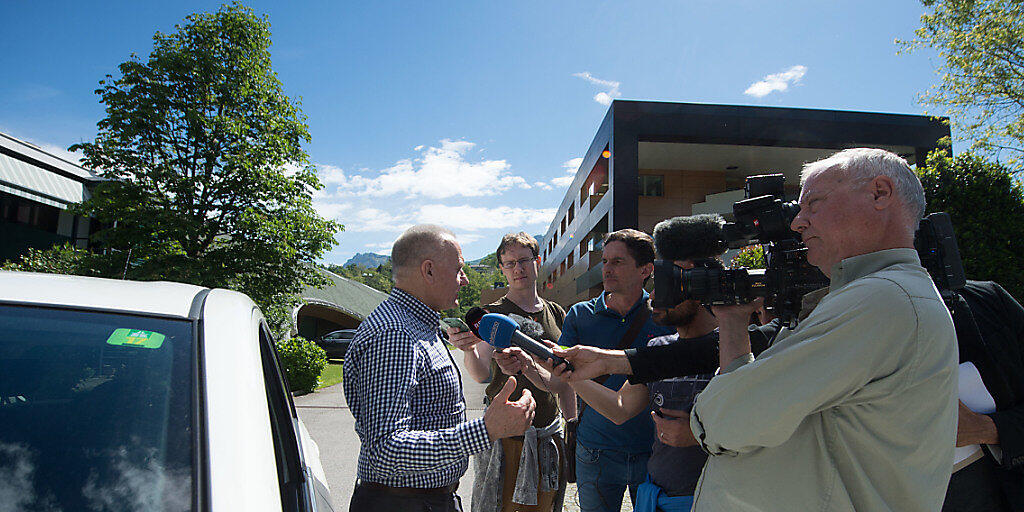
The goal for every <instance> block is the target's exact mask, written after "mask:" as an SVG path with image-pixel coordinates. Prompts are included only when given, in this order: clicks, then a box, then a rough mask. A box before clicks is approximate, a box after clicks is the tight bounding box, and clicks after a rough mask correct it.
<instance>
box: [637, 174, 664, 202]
mask: <svg viewBox="0 0 1024 512" xmlns="http://www.w3.org/2000/svg"><path fill="white" fill-rule="evenodd" d="M664 181H665V177H664V176H651V175H647V174H643V175H641V176H640V195H641V196H646V197H661V196H663V195H665V187H664Z"/></svg>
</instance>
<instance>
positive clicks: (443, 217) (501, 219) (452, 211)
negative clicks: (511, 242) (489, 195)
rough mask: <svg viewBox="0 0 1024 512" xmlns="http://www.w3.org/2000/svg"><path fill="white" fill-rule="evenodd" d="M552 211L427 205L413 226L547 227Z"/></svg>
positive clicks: (544, 209)
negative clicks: (424, 224) (422, 224)
mask: <svg viewBox="0 0 1024 512" xmlns="http://www.w3.org/2000/svg"><path fill="white" fill-rule="evenodd" d="M555 212H556V210H555V208H536V209H531V208H513V207H510V206H497V207H494V208H486V207H475V206H448V205H443V204H428V205H425V206H423V207H422V208H420V211H419V215H418V217H417V219H416V221H417V222H431V223H435V224H441V225H442V226H448V227H451V228H455V229H462V230H466V231H476V230H479V229H504V228H511V227H519V226H531V225H547V224H549V223H550V222H551V219H553V218H554V217H555Z"/></svg>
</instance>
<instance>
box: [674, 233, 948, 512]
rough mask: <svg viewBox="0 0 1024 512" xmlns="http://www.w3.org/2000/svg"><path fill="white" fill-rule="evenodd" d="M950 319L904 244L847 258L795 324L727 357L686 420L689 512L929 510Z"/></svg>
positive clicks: (935, 486) (944, 430) (942, 479)
mask: <svg viewBox="0 0 1024 512" xmlns="http://www.w3.org/2000/svg"><path fill="white" fill-rule="evenodd" d="M956 367H957V347H956V335H955V333H954V330H953V321H952V319H951V318H950V315H949V312H948V311H947V310H946V308H945V305H944V304H943V303H942V300H941V298H940V297H939V294H938V292H937V290H936V289H935V286H934V284H932V281H931V279H930V278H929V277H928V274H927V273H926V272H925V270H924V268H922V267H921V265H920V260H919V259H918V257H917V253H916V252H915V251H913V250H912V249H890V250H885V251H878V252H875V253H870V254H865V255H861V256H855V257H852V258H848V259H845V260H843V261H842V262H840V263H839V264H837V265H836V267H835V268H834V269H833V271H832V280H831V285H830V291H829V293H828V295H826V296H825V297H824V298H823V299H822V300H821V302H820V303H819V304H818V306H817V308H816V309H815V310H814V311H813V312H812V313H811V314H810V315H809V316H808V317H807V318H806V319H805V320H804V321H803V322H802V323H800V324H799V325H798V326H797V327H796V329H793V330H789V329H784V330H783V331H782V332H781V333H780V334H779V337H778V339H777V340H776V341H775V342H774V343H773V344H772V346H771V347H770V348H768V349H767V350H765V351H764V352H763V353H762V354H761V355H759V356H758V357H757V359H754V358H753V356H751V355H749V354H748V355H747V356H744V357H740V358H737V360H735V361H734V362H732V363H731V364H729V365H728V366H727V367H726V368H723V369H722V373H721V374H720V375H718V376H717V377H715V378H714V379H712V381H711V383H710V384H709V385H708V387H707V389H705V390H704V392H703V393H701V394H700V396H698V398H697V401H696V403H695V405H694V407H693V414H692V415H691V417H690V425H691V427H692V428H693V432H694V435H695V436H696V437H697V439H698V440H699V442H700V444H701V445H702V446H703V448H704V449H705V450H706V451H707V452H708V453H709V454H710V455H711V457H709V458H708V462H707V464H706V465H705V466H704V471H703V474H702V475H701V478H700V481H699V482H698V484H697V492H696V496H695V504H694V508H693V510H696V511H729V512H736V511H744V510H779V511H854V510H856V511H885V510H893V511H900V512H911V511H922V512H924V511H927V512H933V511H937V510H939V509H940V508H941V505H942V500H943V497H944V495H945V491H946V484H947V483H948V481H949V475H950V469H951V467H952V463H953V444H954V441H955V439H956V422H957V407H956V405H957V404H956V400H957V373H956Z"/></svg>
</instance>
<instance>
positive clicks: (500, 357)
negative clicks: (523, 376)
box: [491, 347, 533, 375]
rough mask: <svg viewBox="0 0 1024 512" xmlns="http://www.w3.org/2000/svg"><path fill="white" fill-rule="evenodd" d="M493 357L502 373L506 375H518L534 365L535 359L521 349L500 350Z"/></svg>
mask: <svg viewBox="0 0 1024 512" xmlns="http://www.w3.org/2000/svg"><path fill="white" fill-rule="evenodd" d="M491 357H493V358H494V362H496V363H498V368H501V373H504V374H505V375H516V374H518V373H519V372H521V371H523V370H524V369H525V368H527V367H529V366H532V365H533V359H531V358H530V356H529V354H527V353H526V352H524V351H523V349H521V348H519V347H509V348H504V349H501V350H498V351H496V352H494V354H493V355H492V356H491Z"/></svg>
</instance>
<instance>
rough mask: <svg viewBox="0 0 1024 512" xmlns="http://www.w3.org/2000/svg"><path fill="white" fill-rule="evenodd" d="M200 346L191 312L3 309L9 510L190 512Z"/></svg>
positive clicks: (1, 425)
mask: <svg viewBox="0 0 1024 512" xmlns="http://www.w3.org/2000/svg"><path fill="white" fill-rule="evenodd" d="M192 346H193V339H192V325H191V323H190V322H188V321H185V320H168V319H159V318H150V317H145V316H137V315H126V314H112V313H96V312H83V311H71V310H63V309H54V308H43V307H28V306H7V305H0V475H2V476H3V478H0V499H3V500H4V501H5V503H3V505H4V506H3V507H0V508H3V509H4V510H65V511H67V510H157V511H178V510H189V509H190V508H191V507H192V486H193V483H192V444H193V437H194V436H193V432H192V416H193V413H192V398H191V397H192V392H193V383H192V361H191V359H192V353H193V350H192ZM5 507H8V508H5Z"/></svg>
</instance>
